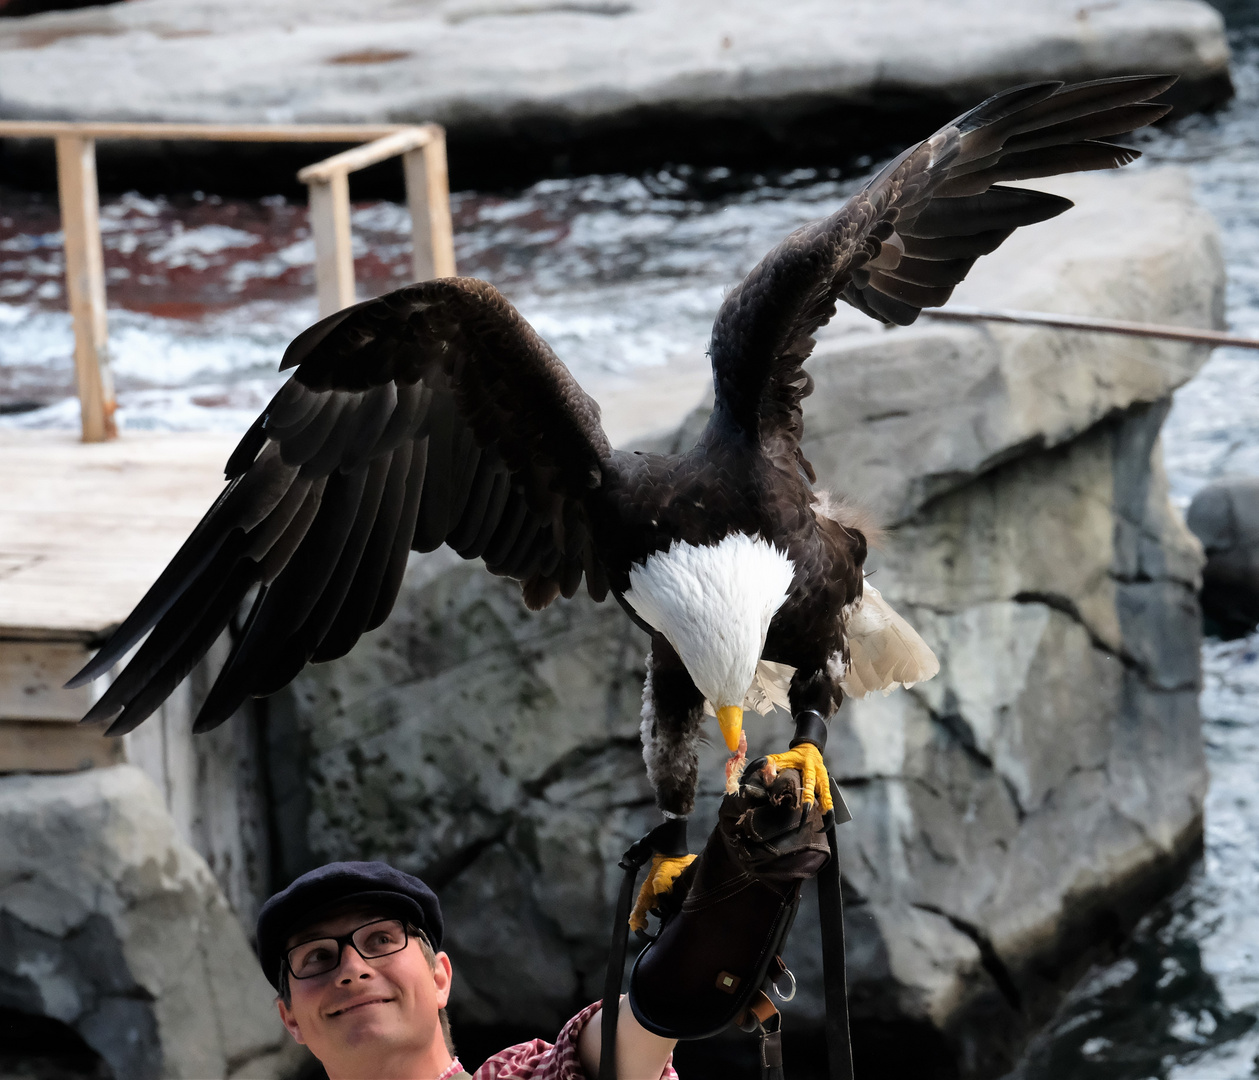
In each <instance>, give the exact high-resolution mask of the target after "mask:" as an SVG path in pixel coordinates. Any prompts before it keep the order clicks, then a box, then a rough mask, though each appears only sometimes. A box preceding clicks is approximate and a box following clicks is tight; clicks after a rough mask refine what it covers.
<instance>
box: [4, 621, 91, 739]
mask: <svg viewBox="0 0 1259 1080" xmlns="http://www.w3.org/2000/svg"><path fill="white" fill-rule="evenodd" d="M90 656H91V653H90V652H89V651H88V649H87V647H86V646H85V645H84V643H83V642H79V641H0V721H6V720H29V721H45V722H47V721H71V722H74V721H78V720H79V719H80V718H81V717H82V716H83V714H84V713H86V712H87V710H88V709H90V708H91V707H92V704H93V702H94V701H95V700H96V691H95V690H94V689H93V688H92V687H89V686H80V687H78V688H77V689H75V690H67V689H65V686H64V684H65V682H66V680H67V679H69V678H70V676H71V675H73V674H74V673H75V672H76V671H78V670H79V668H81V667H82V666H83V665H84V664H86V663H87V661H88V658H89V657H90Z"/></svg>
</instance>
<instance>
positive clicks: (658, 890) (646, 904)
mask: <svg viewBox="0 0 1259 1080" xmlns="http://www.w3.org/2000/svg"><path fill="white" fill-rule="evenodd" d="M694 861H695V856H694V855H653V856H652V857H651V865H650V866H649V867H648V869H647V880H646V881H644V882H643V887H642V888H641V889H639V890H638V900H637V901H636V902H635V903H634V910H633V911H631V912H630V917H629V925H630V929H631V930H646V929H647V913H648V912H649V911H655V910H656V909H657V908H658V907H659V906H660V897H662V896H664V895H665V893H667V892H668V891H669V890H670V889H672V888H673V883H674V882H675V881H676V880H677V877H678V875H679V874H680V873H682V871H683V870H685V869H686V868H687V867H688V866H690V865H691V863H693V862H694Z"/></svg>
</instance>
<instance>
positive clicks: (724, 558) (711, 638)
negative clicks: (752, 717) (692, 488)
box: [625, 533, 796, 751]
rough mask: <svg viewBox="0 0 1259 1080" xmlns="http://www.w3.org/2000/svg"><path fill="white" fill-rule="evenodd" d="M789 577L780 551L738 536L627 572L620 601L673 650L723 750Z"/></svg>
mask: <svg viewBox="0 0 1259 1080" xmlns="http://www.w3.org/2000/svg"><path fill="white" fill-rule="evenodd" d="M795 572H796V570H795V565H794V564H793V563H792V561H791V559H789V558H788V557H787V555H786V553H785V552H782V551H779V550H778V549H777V548H776V547H774V545H773V544H771V543H769V542H768V541H767V540H763V539H762V538H761V537H759V536H748V535H746V534H744V533H731V534H730V535H728V536H727V537H726V538H725V539H724V540H721V541H720V542H718V543H716V544H701V545H694V544H686V543H682V542H675V543H673V544H671V545H670V546H669V548H668V549H667V550H665V551H658V552H656V553H655V554H653V555H649V556H648V557H647V561H646V562H645V563H644V564H643V565H642V566H635V567H632V568H631V569H630V574H629V578H630V587H629V590H628V591H627V592H626V594H625V599H626V600H627V601H629V603H630V605H631V606H632V607H633V609H634V610H635V611H636V612H638V614H639V616H640V617H641V618H642V619H643V621H644V622H646V623H647V624H648V625H649V626H651V627H652V628H653V629H655V630H658V631H659V632H660V633H661V634H663V635H664V636H665V639H666V640H667V641H668V642H669V644H670V645H672V646H673V647H674V649H676V650H677V654H678V656H679V657H681V659H682V663H683V664H685V665H686V670H687V673H688V674H689V675H690V676H691V679H692V680H693V681H694V683H695V685H696V686H697V687H698V688H699V691H700V693H702V694H703V695H704V697H706V698H707V699H708V701H709V703H710V704H711V705H712V707H713V709H714V710H715V711H716V713H717V720H718V722H719V723H720V725H721V733H722V735H723V736H724V738H725V741H726V745H727V746H729V747H730V749H731V751H733V750H734V749H735V748H736V747H737V746H738V745H739V732H740V731H741V730H742V727H743V702H744V698H745V697H746V696H747V693H748V690H749V689H750V688H751V686H752V682H753V680H754V679H755V678H756V665H757V661H759V660H760V658H761V650H762V649H763V648H764V647H765V635H766V634H767V633H768V631H769V624H770V620H771V619H773V617H774V614H775V612H777V611H778V609H779V608H780V607H781V606H782V603H783V601H784V600H786V598H787V592H788V590H789V589H790V588H791V582H792V579H793V578H794V577H795Z"/></svg>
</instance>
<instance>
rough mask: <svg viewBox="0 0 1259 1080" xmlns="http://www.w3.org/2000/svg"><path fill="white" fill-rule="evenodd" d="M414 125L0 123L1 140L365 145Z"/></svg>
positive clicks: (21, 121)
mask: <svg viewBox="0 0 1259 1080" xmlns="http://www.w3.org/2000/svg"><path fill="white" fill-rule="evenodd" d="M414 126H415V125H413V124H178V123H176V124H170V123H154V124H146V123H132V122H127V123H114V122H111V121H89V122H82V123H79V122H76V121H72V120H0V137H8V138H27V139H41V138H44V139H46V138H60V137H64V136H72V137H75V138H81V139H205V140H207V141H209V142H366V141H367V140H369V139H379V138H383V137H384V136H386V135H392V134H393V133H394V132H397V131H406V130H407V129H408V128H411V127H414Z"/></svg>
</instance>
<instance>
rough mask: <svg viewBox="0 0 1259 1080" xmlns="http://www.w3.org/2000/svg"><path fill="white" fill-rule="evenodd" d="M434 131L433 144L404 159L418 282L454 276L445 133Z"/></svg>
mask: <svg viewBox="0 0 1259 1080" xmlns="http://www.w3.org/2000/svg"><path fill="white" fill-rule="evenodd" d="M432 127H433V136H432V138H431V139H430V141H429V142H428V143H426V144H425V145H424V146H421V147H420V148H419V149H418V150H411V151H409V152H408V153H406V154H404V155H403V157H402V167H403V170H404V172H405V174H406V183H407V205H408V206H409V207H410V209H411V273H412V274H413V275H414V277H415V280H416V281H427V280H429V279H430V278H435V277H453V276H454V273H455V245H454V228H453V226H452V224H451V220H450V181H449V179H448V177H447V173H446V133H445V132H444V131H443V130H442V129H441V128H439V127H437V125H435V124H434V125H432Z"/></svg>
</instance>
